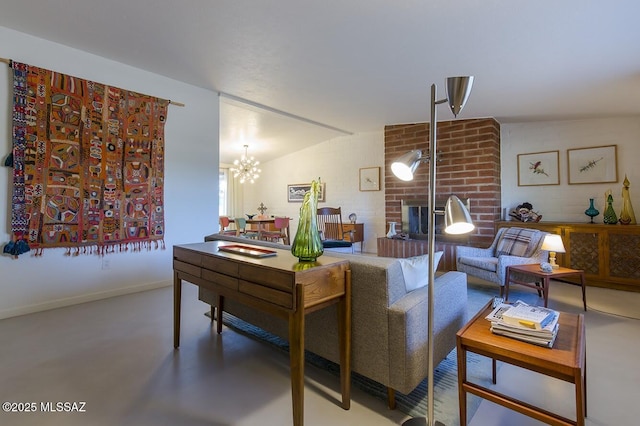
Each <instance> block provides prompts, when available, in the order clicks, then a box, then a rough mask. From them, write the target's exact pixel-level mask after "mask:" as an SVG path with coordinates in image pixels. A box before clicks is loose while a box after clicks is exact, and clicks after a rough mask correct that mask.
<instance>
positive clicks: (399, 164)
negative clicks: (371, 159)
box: [391, 149, 422, 181]
mask: <svg viewBox="0 0 640 426" xmlns="http://www.w3.org/2000/svg"><path fill="white" fill-rule="evenodd" d="M421 159H422V151H420V150H415V149H414V150H413V151H409V152H407V153H406V154H404V155H402V156H401V157H399V158H398V159H397V160H396V161H394V162H393V163H391V171H392V172H393V174H394V175H395V176H396V177H397V178H398V179H400V180H404V181H410V180H412V179H413V173H414V172H415V171H416V169H417V168H418V166H419V165H420V161H421Z"/></svg>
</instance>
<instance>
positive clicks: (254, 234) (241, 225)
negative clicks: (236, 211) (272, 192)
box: [233, 217, 259, 240]
mask: <svg viewBox="0 0 640 426" xmlns="http://www.w3.org/2000/svg"><path fill="white" fill-rule="evenodd" d="M233 222H234V223H235V224H236V230H237V234H236V235H237V236H239V237H244V238H251V239H254V240H255V239H258V235H259V233H258V231H253V230H251V229H247V220H246V219H245V218H243V217H236V218H235V219H233Z"/></svg>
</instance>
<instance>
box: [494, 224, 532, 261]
mask: <svg viewBox="0 0 640 426" xmlns="http://www.w3.org/2000/svg"><path fill="white" fill-rule="evenodd" d="M538 232H539V231H538V230H537V229H526V228H515V227H514V228H509V229H507V230H506V231H505V232H504V233H503V234H502V238H500V241H499V242H498V245H497V246H496V257H497V256H505V255H506V256H524V257H529V256H531V254H533V250H534V249H535V248H536V245H535V244H531V241H532V239H533V237H534V236H535V235H537V233H538Z"/></svg>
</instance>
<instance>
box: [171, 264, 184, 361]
mask: <svg viewBox="0 0 640 426" xmlns="http://www.w3.org/2000/svg"><path fill="white" fill-rule="evenodd" d="M181 303H182V280H181V279H180V278H178V273H177V272H174V273H173V347H174V348H176V349H177V348H178V346H180V306H181Z"/></svg>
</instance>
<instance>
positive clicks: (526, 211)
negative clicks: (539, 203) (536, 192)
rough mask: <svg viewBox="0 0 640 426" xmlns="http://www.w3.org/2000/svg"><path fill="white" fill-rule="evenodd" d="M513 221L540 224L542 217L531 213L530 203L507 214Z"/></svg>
mask: <svg viewBox="0 0 640 426" xmlns="http://www.w3.org/2000/svg"><path fill="white" fill-rule="evenodd" d="M509 216H511V217H512V218H514V219H517V220H519V221H520V222H540V220H541V219H542V215H541V214H538V212H534V211H533V205H532V204H531V203H527V202H524V203H522V204H520V205H519V206H518V207H516V208H515V209H513V210H511V212H510V213H509Z"/></svg>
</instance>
